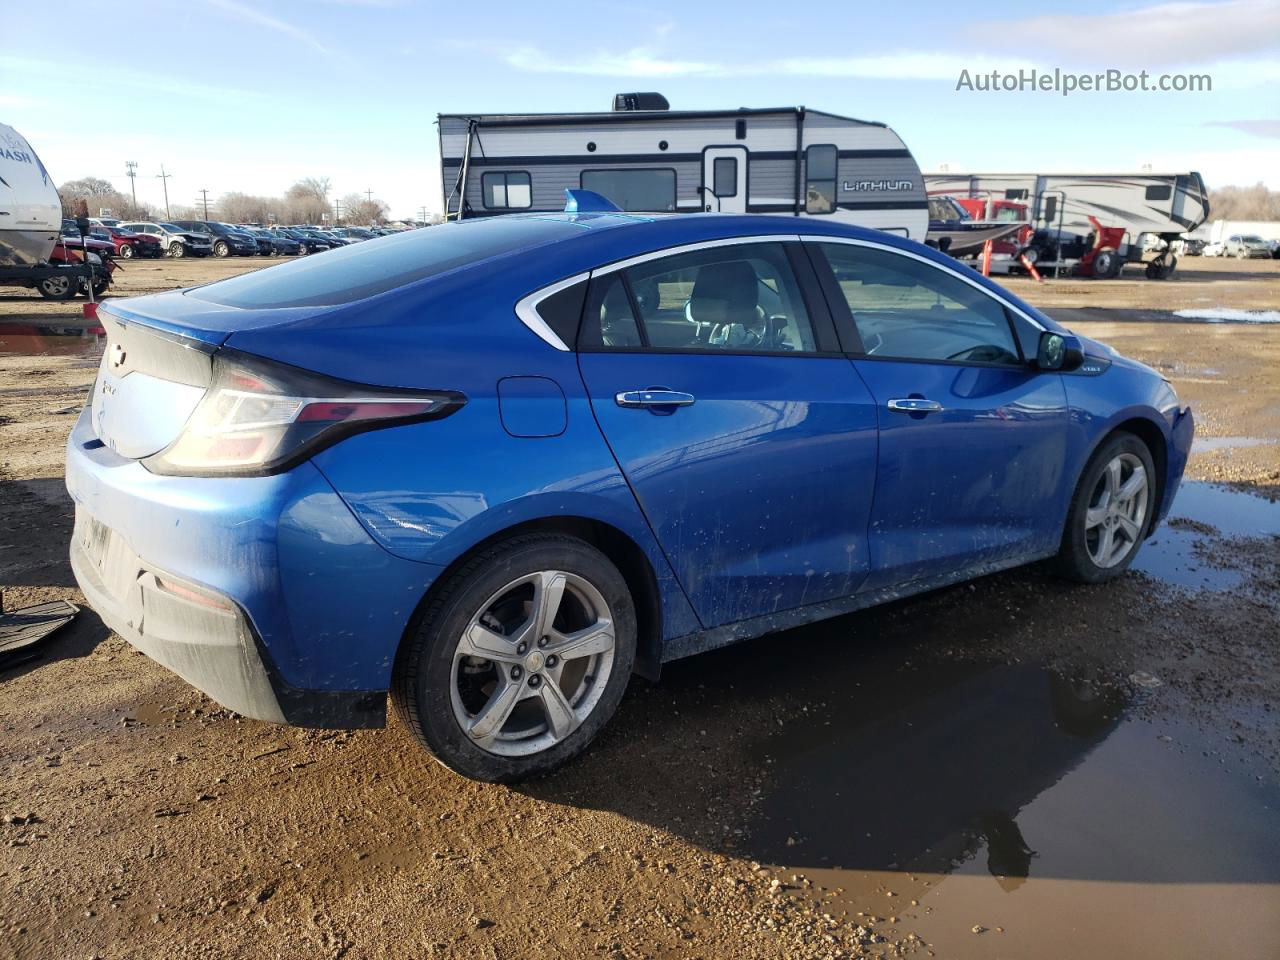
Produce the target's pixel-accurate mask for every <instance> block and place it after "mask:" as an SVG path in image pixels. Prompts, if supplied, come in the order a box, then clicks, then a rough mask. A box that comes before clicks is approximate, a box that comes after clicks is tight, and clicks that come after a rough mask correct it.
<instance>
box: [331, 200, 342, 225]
mask: <svg viewBox="0 0 1280 960" xmlns="http://www.w3.org/2000/svg"><path fill="white" fill-rule="evenodd" d="M341 219H342V201H341V200H334V201H333V225H334V226H335V227H336V226H337V225H338V222H339V221H340V220H341Z"/></svg>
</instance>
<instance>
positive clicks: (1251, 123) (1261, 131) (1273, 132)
mask: <svg viewBox="0 0 1280 960" xmlns="http://www.w3.org/2000/svg"><path fill="white" fill-rule="evenodd" d="M1205 126H1206V127H1228V128H1230V129H1232V130H1239V131H1240V132H1241V133H1251V134H1253V135H1254V136H1255V137H1267V138H1270V139H1273V140H1280V120H1209V121H1207V122H1206V123H1205Z"/></svg>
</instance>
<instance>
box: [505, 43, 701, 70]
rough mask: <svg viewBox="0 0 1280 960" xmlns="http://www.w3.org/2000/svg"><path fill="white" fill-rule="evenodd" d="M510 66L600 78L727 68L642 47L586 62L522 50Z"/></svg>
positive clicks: (600, 55)
mask: <svg viewBox="0 0 1280 960" xmlns="http://www.w3.org/2000/svg"><path fill="white" fill-rule="evenodd" d="M506 59H507V63H508V64H510V65H511V66H513V67H515V68H516V69H517V70H525V71H528V72H529V73H575V74H589V75H591V76H596V77H689V76H718V75H722V74H723V73H724V71H725V68H724V67H722V66H721V65H719V64H714V63H703V62H699V61H697V60H667V59H663V58H662V57H658V56H655V55H654V54H653V53H652V52H651V51H649V50H647V49H644V48H642V47H636V48H635V49H633V50H627V51H624V52H622V53H609V52H606V51H599V52H597V53H594V54H592V55H591V56H588V57H586V58H584V59H579V60H571V59H568V58H565V57H558V56H552V55H550V54H547V53H545V52H543V51H542V50H539V49H537V48H536V47H521V48H520V49H519V50H516V51H514V52H513V53H510V54H508V55H507V58H506Z"/></svg>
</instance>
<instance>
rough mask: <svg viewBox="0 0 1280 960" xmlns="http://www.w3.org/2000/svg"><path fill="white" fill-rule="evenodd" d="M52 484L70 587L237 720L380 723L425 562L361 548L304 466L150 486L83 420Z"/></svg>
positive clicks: (367, 545)
mask: <svg viewBox="0 0 1280 960" xmlns="http://www.w3.org/2000/svg"><path fill="white" fill-rule="evenodd" d="M67 489H68V491H69V492H70V493H71V496H72V498H73V500H74V501H75V504H76V525H75V534H74V537H73V539H72V543H71V564H72V569H73V571H74V573H75V576H76V580H77V582H78V583H79V585H80V588H81V590H82V591H83V592H84V594H85V597H86V598H87V599H88V601H89V603H90V604H91V605H92V606H93V608H94V609H95V610H96V611H97V612H98V614H99V615H100V616H101V617H102V620H103V622H104V623H106V624H107V626H108V627H110V628H111V629H112V630H114V631H115V632H116V633H118V634H119V635H120V636H121V637H123V638H124V639H125V640H127V641H128V642H129V643H131V644H133V645H134V646H135V647H137V648H138V649H139V650H141V651H142V652H143V653H145V654H147V655H148V656H150V657H151V658H152V659H154V660H156V661H157V662H159V663H160V664H162V665H163V666H165V667H167V668H169V669H170V670H172V671H173V672H174V673H177V674H178V675H179V676H181V677H182V678H183V679H185V680H187V681H188V682H189V683H191V684H192V685H193V686H196V687H198V688H199V689H200V690H202V691H204V692H205V693H207V694H208V695H209V696H211V697H212V698H213V699H215V700H217V701H218V702H219V703H221V704H223V705H224V706H226V707H229V708H230V709H232V710H235V711H236V712H238V713H242V714H244V715H245V716H249V717H254V718H256V719H261V720H268V721H274V722H284V723H290V724H296V725H299V726H311V727H371V726H381V725H382V724H383V723H385V719H386V691H387V689H388V687H389V685H390V679H391V667H392V664H393V662H394V659H395V654H396V650H397V648H398V647H399V643H400V639H401V637H402V636H403V633H404V630H405V627H406V625H407V624H408V622H409V620H410V618H411V616H412V614H413V611H414V609H415V608H416V606H417V604H418V601H419V600H420V599H421V597H422V596H423V594H424V593H425V591H426V589H427V587H429V586H430V584H431V582H432V581H433V580H434V578H435V576H436V575H437V573H438V572H439V568H438V567H436V566H434V565H432V564H426V563H419V562H413V561H405V560H402V559H400V558H397V557H393V556H392V555H391V554H389V553H387V552H386V551H385V550H384V549H383V548H382V547H380V546H378V545H377V544H376V543H374V542H373V541H372V540H371V539H370V538H369V536H368V534H367V533H366V532H365V531H364V529H363V527H361V526H360V524H359V523H358V522H357V521H356V520H355V518H354V517H353V516H352V515H351V513H350V511H349V510H348V509H347V507H346V505H345V504H344V503H343V502H342V501H341V500H340V499H339V497H338V496H337V494H336V493H335V492H334V490H333V488H332V487H331V486H330V485H329V483H328V481H327V480H325V478H324V477H323V476H322V475H321V474H320V472H319V471H318V470H317V469H316V468H315V467H314V466H312V465H311V464H310V463H304V464H302V465H301V466H299V467H297V468H295V469H294V470H291V471H289V472H288V473H285V474H280V475H278V476H273V477H235V478H194V477H161V476H157V475H154V474H151V473H149V472H148V471H147V470H146V469H145V468H144V467H143V466H142V465H141V464H140V463H138V462H136V461H133V460H127V459H125V458H122V457H120V456H118V455H117V454H115V453H113V452H112V451H111V450H110V449H108V448H107V447H105V446H103V445H102V444H101V442H100V441H98V440H97V438H96V437H94V436H93V433H92V427H91V426H90V422H89V416H88V413H87V411H86V413H85V414H83V415H82V416H81V418H80V420H79V422H78V423H77V424H76V427H75V429H74V430H73V431H72V434H71V437H70V438H69V440H68V447H67Z"/></svg>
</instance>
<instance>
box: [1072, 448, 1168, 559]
mask: <svg viewBox="0 0 1280 960" xmlns="http://www.w3.org/2000/svg"><path fill="white" fill-rule="evenodd" d="M1150 500H1151V485H1150V483H1149V482H1148V478H1147V470H1146V467H1144V466H1143V465H1142V461H1141V460H1140V459H1138V457H1136V456H1135V455H1134V454H1132V453H1120V454H1117V455H1116V456H1115V457H1114V458H1112V459H1111V460H1110V461H1109V462H1108V463H1107V465H1106V467H1105V468H1104V469H1103V471H1102V475H1101V476H1100V477H1099V478H1098V482H1097V484H1096V485H1095V486H1094V490H1093V495H1092V496H1091V497H1090V498H1089V508H1088V510H1086V511H1085V515H1084V533H1085V548H1086V549H1087V550H1088V551H1089V558H1090V559H1091V560H1092V561H1093V562H1094V563H1095V564H1097V565H1098V566H1099V567H1103V568H1107V567H1114V566H1115V565H1116V564H1118V563H1120V562H1121V561H1123V560H1124V559H1125V557H1127V556H1128V555H1129V554H1130V553H1131V552H1133V550H1134V549H1136V547H1137V545H1138V543H1139V542H1140V541H1141V540H1142V531H1143V529H1144V528H1145V526H1146V521H1147V508H1148V504H1149V503H1150Z"/></svg>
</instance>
